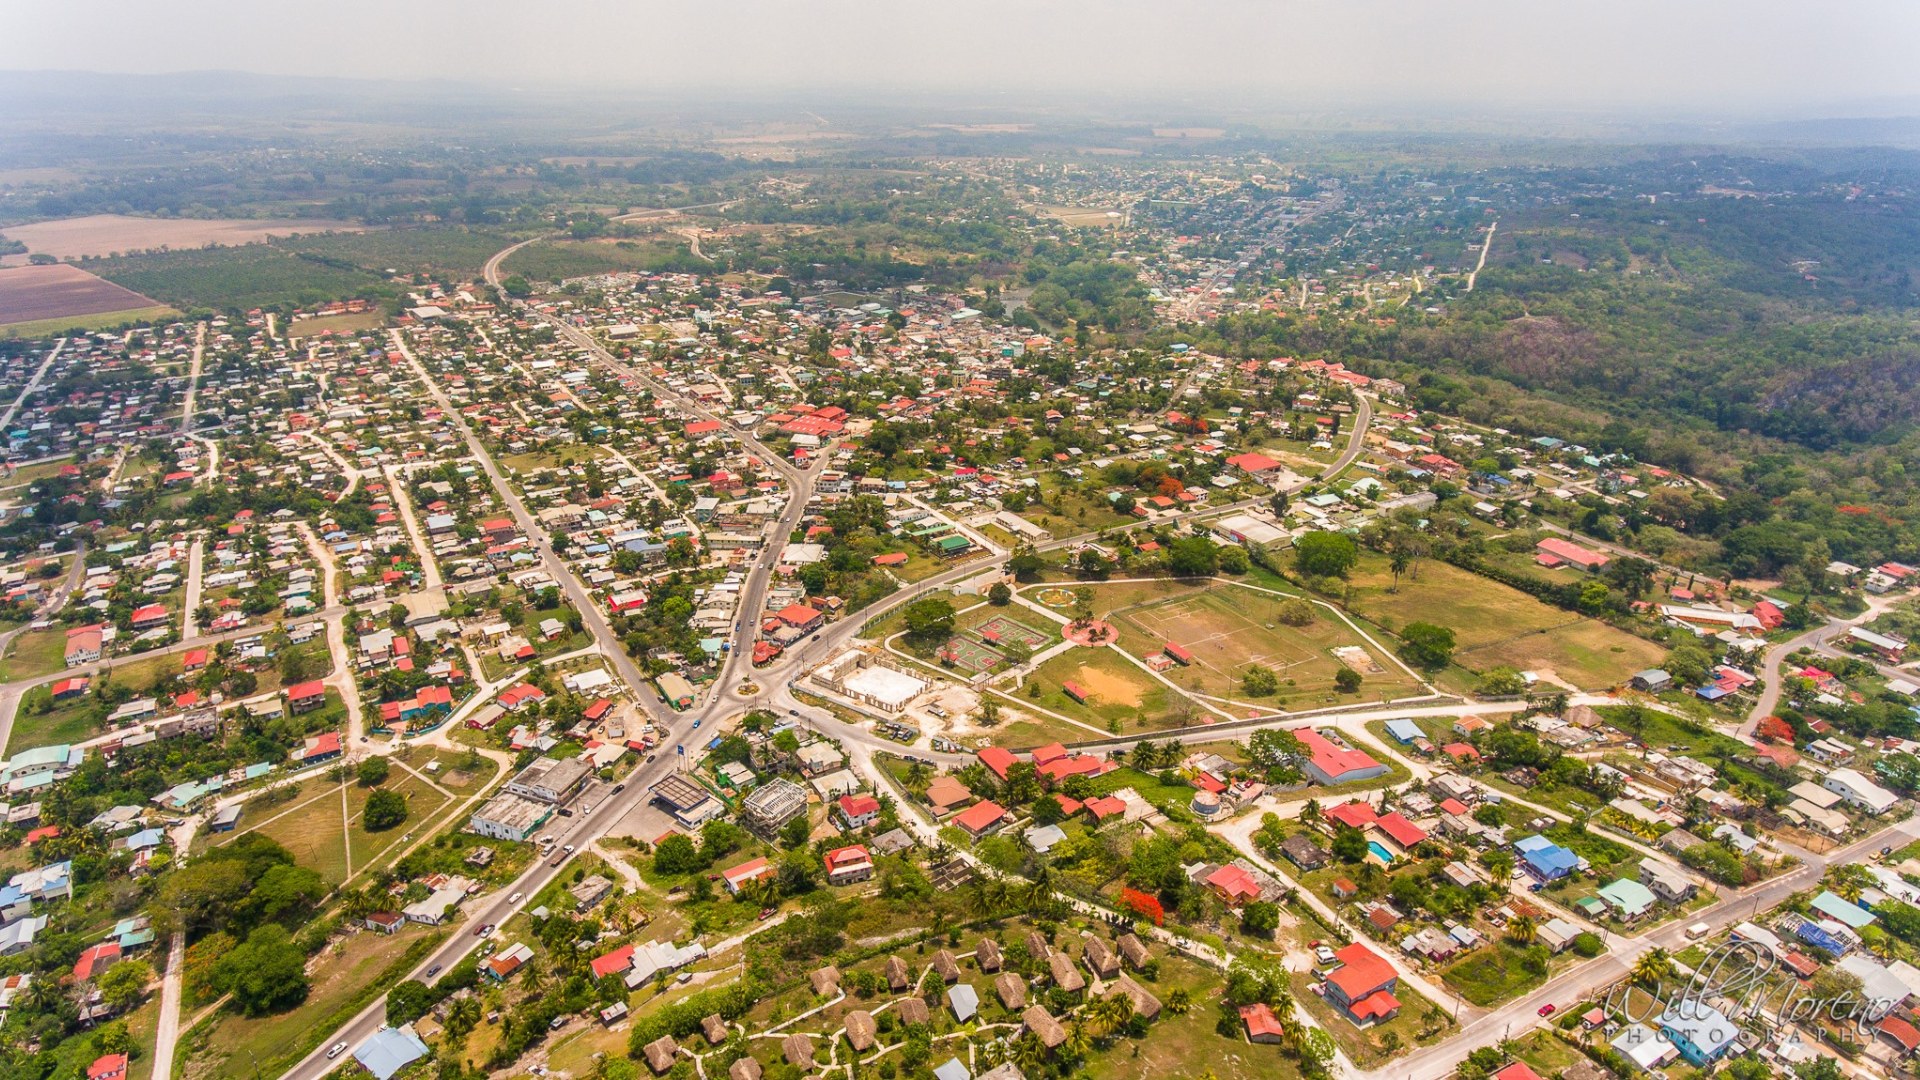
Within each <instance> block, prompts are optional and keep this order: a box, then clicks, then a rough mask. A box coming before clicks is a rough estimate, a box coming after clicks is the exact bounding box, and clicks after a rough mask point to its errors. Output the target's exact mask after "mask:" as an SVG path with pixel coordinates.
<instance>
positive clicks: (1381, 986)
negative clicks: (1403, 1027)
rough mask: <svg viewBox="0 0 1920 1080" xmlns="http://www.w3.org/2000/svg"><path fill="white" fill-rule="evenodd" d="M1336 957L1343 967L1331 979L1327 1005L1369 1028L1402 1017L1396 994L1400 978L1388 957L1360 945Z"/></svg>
mask: <svg viewBox="0 0 1920 1080" xmlns="http://www.w3.org/2000/svg"><path fill="white" fill-rule="evenodd" d="M1333 957H1334V959H1335V960H1337V961H1339V963H1340V966H1339V967H1338V968H1336V969H1335V970H1334V971H1333V972H1332V973H1331V974H1329V975H1328V976H1327V981H1326V987H1327V1001H1328V1002H1330V1003H1332V1004H1333V1005H1336V1006H1338V1007H1339V1008H1340V1010H1341V1011H1342V1012H1344V1013H1346V1014H1347V1019H1349V1020H1351V1021H1353V1022H1354V1023H1355V1024H1357V1025H1359V1026H1361V1027H1365V1026H1367V1025H1368V1024H1372V1023H1376V1022H1381V1021H1386V1020H1391V1019H1393V1018H1394V1017H1395V1016H1397V1015H1399V1013H1400V1001H1399V999H1398V998H1396V997H1394V996H1393V991H1394V990H1395V989H1396V988H1397V987H1398V986H1399V983H1400V976H1399V974H1398V973H1397V972H1395V971H1394V969H1393V965H1392V964H1391V963H1388V962H1387V959H1386V957H1384V956H1381V955H1380V954H1379V953H1376V952H1374V951H1373V950H1372V949H1370V948H1368V947H1367V946H1366V945H1365V944H1364V943H1362V942H1358V941H1356V942H1354V943H1353V944H1351V945H1348V946H1347V947H1346V948H1344V949H1341V950H1340V951H1338V952H1336V953H1334V954H1333Z"/></svg>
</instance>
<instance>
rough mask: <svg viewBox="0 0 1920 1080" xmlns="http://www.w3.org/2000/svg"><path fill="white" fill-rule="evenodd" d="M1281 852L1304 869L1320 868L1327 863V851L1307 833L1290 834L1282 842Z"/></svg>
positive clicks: (1289, 860) (1288, 859)
mask: <svg viewBox="0 0 1920 1080" xmlns="http://www.w3.org/2000/svg"><path fill="white" fill-rule="evenodd" d="M1280 853H1281V854H1282V855H1285V856H1286V857H1287V861H1288V862H1291V863H1292V864H1293V865H1295V866H1297V867H1299V868H1300V869H1302V870H1318V869H1320V868H1321V867H1323V866H1325V865H1327V858H1328V855H1327V852H1326V850H1325V849H1324V848H1322V847H1321V846H1320V845H1318V844H1316V843H1314V842H1313V840H1312V838H1310V837H1308V836H1307V835H1306V834H1305V833H1296V834H1294V835H1293V836H1289V837H1287V838H1286V840H1284V841H1282V842H1281V844H1280Z"/></svg>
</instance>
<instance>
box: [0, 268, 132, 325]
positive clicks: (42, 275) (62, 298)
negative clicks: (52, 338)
mask: <svg viewBox="0 0 1920 1080" xmlns="http://www.w3.org/2000/svg"><path fill="white" fill-rule="evenodd" d="M159 306H160V305H158V304H156V303H155V302H154V301H152V300H149V299H147V298H146V297H144V296H141V295H140V294H139V293H137V292H134V291H133V290H132V289H127V288H122V287H121V286H119V285H115V284H114V283H112V282H111V281H102V280H101V279H100V278H97V277H95V276H93V275H92V274H89V273H87V272H86V271H85V270H82V269H80V268H79V267H77V266H68V265H64V264H55V265H52V266H14V267H9V268H7V269H4V270H0V326H5V325H9V324H12V323H26V322H41V321H44V320H48V319H68V318H73V317H75V316H80V315H100V314H105V313H108V312H115V311H136V310H139V309H142V308H155V307H159Z"/></svg>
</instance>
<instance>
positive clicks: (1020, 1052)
mask: <svg viewBox="0 0 1920 1080" xmlns="http://www.w3.org/2000/svg"><path fill="white" fill-rule="evenodd" d="M1046 1060H1047V1048H1046V1047H1045V1046H1042V1045H1041V1044H1040V1037H1039V1036H1037V1035H1035V1034H1034V1033H1033V1032H1031V1031H1029V1032H1027V1033H1026V1034H1025V1035H1022V1036H1020V1037H1019V1038H1017V1039H1015V1040H1013V1063H1014V1064H1015V1065H1018V1066H1020V1071H1021V1072H1023V1073H1029V1074H1031V1073H1034V1072H1037V1071H1038V1070H1039V1069H1040V1067H1041V1066H1042V1065H1044V1064H1045V1063H1046Z"/></svg>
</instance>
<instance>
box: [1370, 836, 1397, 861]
mask: <svg viewBox="0 0 1920 1080" xmlns="http://www.w3.org/2000/svg"><path fill="white" fill-rule="evenodd" d="M1367 850H1368V851H1371V852H1373V853H1374V854H1375V855H1378V856H1379V857H1380V861H1381V862H1383V863H1391V862H1393V852H1391V851H1388V850H1387V848H1386V845H1384V844H1382V843H1381V842H1380V841H1378V840H1369V841H1367Z"/></svg>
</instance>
